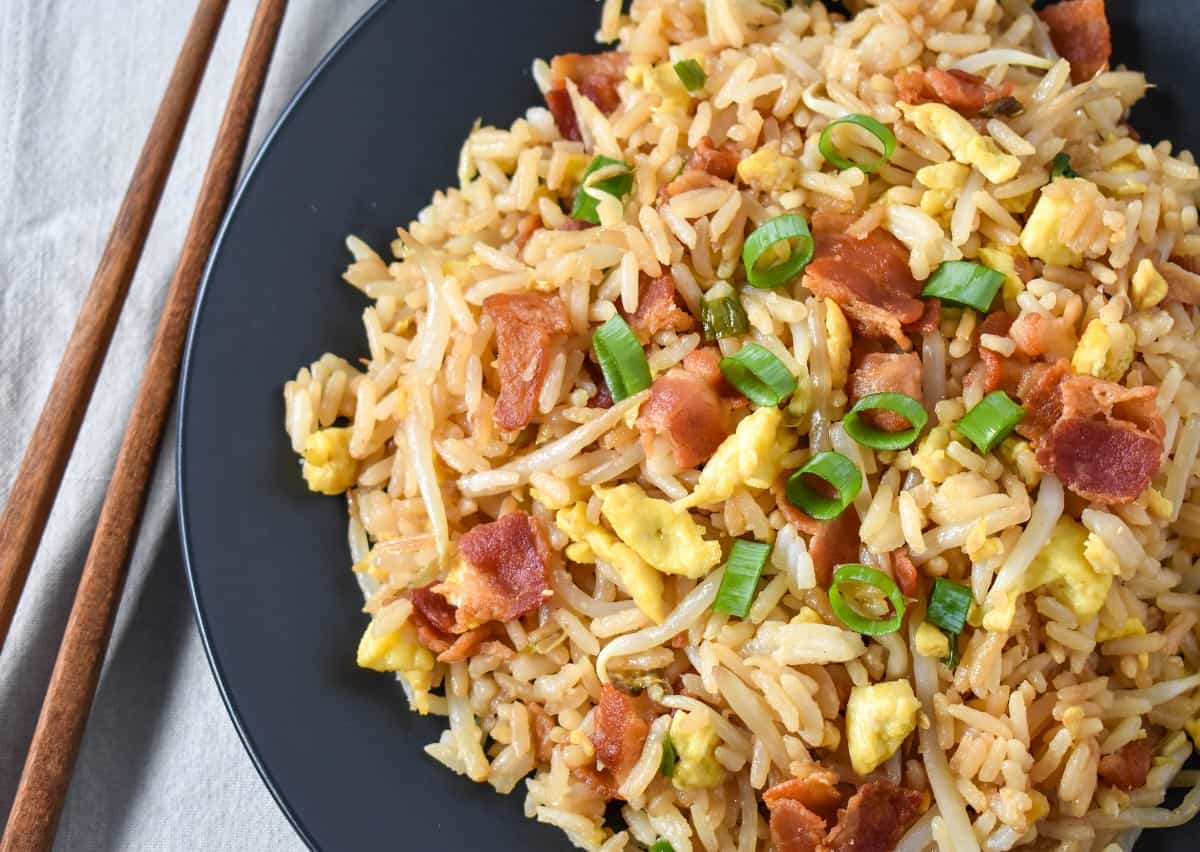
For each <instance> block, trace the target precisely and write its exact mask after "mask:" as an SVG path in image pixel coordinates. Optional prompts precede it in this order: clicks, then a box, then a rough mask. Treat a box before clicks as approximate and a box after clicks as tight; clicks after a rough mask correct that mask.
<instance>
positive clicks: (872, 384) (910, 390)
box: [847, 352, 924, 432]
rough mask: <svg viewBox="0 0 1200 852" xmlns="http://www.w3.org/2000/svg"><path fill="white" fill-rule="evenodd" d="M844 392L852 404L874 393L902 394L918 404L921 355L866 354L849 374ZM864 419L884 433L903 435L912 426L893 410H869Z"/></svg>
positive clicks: (920, 399)
mask: <svg viewBox="0 0 1200 852" xmlns="http://www.w3.org/2000/svg"><path fill="white" fill-rule="evenodd" d="M847 390H848V391H849V394H850V400H851V402H858V400H860V399H862V398H863V397H864V396H870V395H871V394H873V393H885V392H886V393H902V394H905V395H906V396H911V397H912V398H913V399H915V400H917V401H918V402H921V401H922V400H923V399H924V397H923V396H922V393H921V356H920V355H917V354H916V353H913V352H910V353H908V354H907V355H889V354H886V353H883V352H875V353H872V354H870V355H865V356H864V357H863V358H862V360H861V361H860V362H859V363H858V365H857V366H855V368H854V369H853V370H852V371H851V372H850V381H849V382H848V383H847ZM863 419H864V420H866V421H867V422H868V423H870V424H871V425H872V426H874V427H875V428H877V429H882V430H884V431H885V432H903V431H904V430H905V429H911V428H912V424H911V423H910V422H908V421H907V420H905V419H904V418H903V417H901V416H900V415H899V414H896V413H895V412H892V411H870V412H867V413H866V414H865V415H864V416H863Z"/></svg>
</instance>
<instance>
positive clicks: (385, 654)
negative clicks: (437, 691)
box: [357, 622, 434, 716]
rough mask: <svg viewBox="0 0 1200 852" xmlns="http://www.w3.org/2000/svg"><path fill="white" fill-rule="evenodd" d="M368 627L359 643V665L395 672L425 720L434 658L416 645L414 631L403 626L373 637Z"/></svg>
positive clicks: (427, 651) (417, 643)
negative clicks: (411, 691) (407, 686)
mask: <svg viewBox="0 0 1200 852" xmlns="http://www.w3.org/2000/svg"><path fill="white" fill-rule="evenodd" d="M372 628H373V625H372V624H368V625H367V629H366V630H365V631H364V632H363V635H362V639H360V640H359V643H358V659H357V662H358V665H359V667H360V668H364V669H373V670H375V671H377V672H397V673H398V674H401V675H403V676H404V679H405V680H407V681H408V685H409V686H411V687H412V690H413V707H414V709H415V710H416V711H417V712H418V713H420V714H421V715H422V716H424V715H425V714H426V713H428V712H429V695H428V693H429V689H430V687H431V686H433V676H432V673H433V664H434V659H433V654H432V653H430V651H429V649H428V648H426V647H424V646H423V645H421V644H420V643H419V642H418V641H417V629H416V628H415V627H413V626H412V624H411V623H408V622H406V623H405V624H403V625H402V626H401V627H400V629H398V630H393V631H391V632H390V633H387V634H384V635H383V636H376V635H375V631H374V630H373V629H372Z"/></svg>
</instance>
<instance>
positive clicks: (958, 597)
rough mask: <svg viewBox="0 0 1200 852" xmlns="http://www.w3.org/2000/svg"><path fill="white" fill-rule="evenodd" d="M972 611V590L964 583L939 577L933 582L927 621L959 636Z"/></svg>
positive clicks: (926, 615)
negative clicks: (969, 612)
mask: <svg viewBox="0 0 1200 852" xmlns="http://www.w3.org/2000/svg"><path fill="white" fill-rule="evenodd" d="M970 609H971V590H970V589H968V588H967V587H966V586H964V585H963V584H962V583H955V582H954V581H953V580H947V579H945V578H944V577H938V578H937V579H936V580H934V582H933V591H932V592H930V593H929V609H928V610H927V611H926V613H925V620H926V621H928V622H929V623H930V624H935V625H937V626H938V627H940V628H942V630H945V631H946V632H947V633H950V634H953V635H957V634H959V633H962V631H963V627H964V626H965V625H966V623H967V611H968V610H970Z"/></svg>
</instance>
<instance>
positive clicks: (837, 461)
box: [786, 450, 862, 521]
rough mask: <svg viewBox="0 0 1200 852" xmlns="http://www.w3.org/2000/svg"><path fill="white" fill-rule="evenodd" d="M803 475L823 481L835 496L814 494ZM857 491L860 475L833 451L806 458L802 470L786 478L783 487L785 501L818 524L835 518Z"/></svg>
mask: <svg viewBox="0 0 1200 852" xmlns="http://www.w3.org/2000/svg"><path fill="white" fill-rule="evenodd" d="M805 474H812V475H813V476H816V477H818V478H819V479H823V480H825V481H826V482H828V483H829V484H830V485H832V486H833V489H834V490H835V491H836V492H837V494H838V496H837V497H826V496H824V495H822V494H818V493H817V492H816V491H814V490H813V489H812V488H810V487H809V485H808V483H806V482H805V481H804V476H805ZM861 490H862V472H861V471H860V470H859V469H858V466H857V465H855V464H854V462H852V461H850V459H848V458H846V457H845V456H844V455H842V454H841V453H836V452H834V451H833V450H825V451H823V452H820V453H817V454H816V455H815V456H813V457H812V458H811V459H809V460H808V461H807V462H806V463H805V465H804V466H803V467H802V468H800V469H799V470H798V471H796V472H795V473H793V474H792V475H791V476H789V477H788V481H787V486H786V493H787V499H788V502H789V503H791V504H792V505H793V506H795V507H797V508H798V509H801V510H803V511H804V512H807V513H808V514H809V515H811V516H812V517H814V518H816V519H817V520H818V521H828V520H830V519H831V518H836V517H837V516H838V515H840V514H841V513H842V512H844V511H845V510H846V507H847V506H849V505H850V504H851V503H852V502H854V498H855V497H857V496H858V492H859V491H861Z"/></svg>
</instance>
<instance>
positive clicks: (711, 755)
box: [670, 710, 725, 789]
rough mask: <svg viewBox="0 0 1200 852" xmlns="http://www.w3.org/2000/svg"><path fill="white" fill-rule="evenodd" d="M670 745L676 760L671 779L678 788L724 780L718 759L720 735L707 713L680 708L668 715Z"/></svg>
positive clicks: (706, 785) (715, 783)
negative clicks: (669, 717) (673, 713)
mask: <svg viewBox="0 0 1200 852" xmlns="http://www.w3.org/2000/svg"><path fill="white" fill-rule="evenodd" d="M670 734H671V744H672V745H673V746H675V754H676V755H677V757H678V762H677V763H676V764H675V774H674V775H672V776H671V782H672V783H673V784H674V785H675V786H676V787H679V788H681V789H682V788H685V787H691V788H709V787H716V786H718V785H720V784H721V783H722V782H723V781H724V780H725V767H723V766H722V765H721V764H720V763H719V762H718V761H717V755H716V751H717V746H719V745H720V744H721V738H720V737H719V736H718V735H717V731H716V729H715V728H714V727H713V726H712V722H711V721H710V719H709V716H708V714H707V713H692V712H688V711H686V710H680V711H678V712H676V714H675V715H674V716H672V717H671V731H670Z"/></svg>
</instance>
